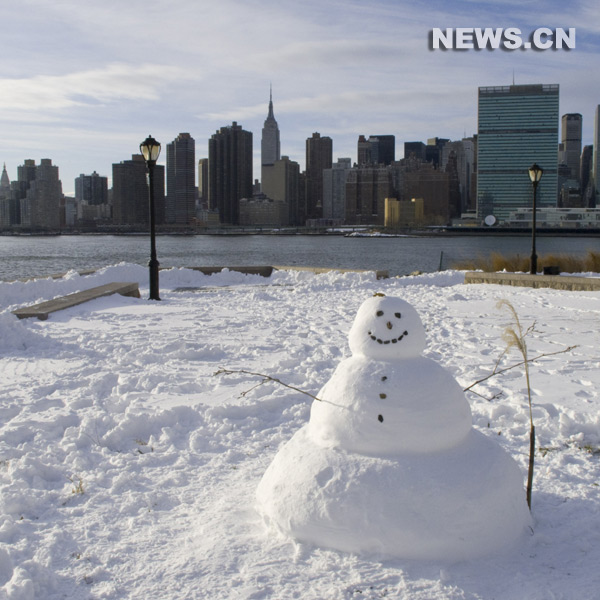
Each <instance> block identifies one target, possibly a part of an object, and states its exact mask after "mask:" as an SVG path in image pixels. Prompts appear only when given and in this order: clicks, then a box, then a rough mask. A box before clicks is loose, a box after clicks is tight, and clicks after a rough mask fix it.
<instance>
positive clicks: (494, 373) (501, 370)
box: [463, 345, 577, 393]
mask: <svg viewBox="0 0 600 600" xmlns="http://www.w3.org/2000/svg"><path fill="white" fill-rule="evenodd" d="M574 348H577V346H576V345H575V346H569V347H567V348H563V349H562V350H557V351H556V352H546V353H544V354H539V355H538V356H535V357H534V358H530V359H528V360H526V361H525V360H522V361H521V362H518V363H515V364H514V365H511V366H510V367H505V368H504V369H498V365H499V364H500V360H501V359H502V357H503V356H504V355H505V354H506V350H505V351H504V352H503V353H502V355H501V356H500V359H498V361H497V362H496V364H495V366H494V370H493V371H492V372H491V373H490V374H489V375H486V376H485V377H483V378H482V379H478V380H477V381H475V382H474V383H472V384H471V385H470V386H469V387H466V388H464V389H463V392H468V391H469V390H471V388H473V387H475V386H476V385H478V384H480V383H483V382H484V381H487V380H488V379H490V378H491V377H494V376H495V375H502V373H506V372H507V371H510V370H511V369H516V368H517V367H520V366H522V365H524V364H525V363H532V362H535V361H536V360H540V358H545V357H546V356H556V355H557V354H564V353H565V352H570V351H571V350H573V349H574ZM473 393H476V392H473Z"/></svg>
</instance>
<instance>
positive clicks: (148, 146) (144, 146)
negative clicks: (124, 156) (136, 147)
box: [140, 135, 160, 163]
mask: <svg viewBox="0 0 600 600" xmlns="http://www.w3.org/2000/svg"><path fill="white" fill-rule="evenodd" d="M140 151H141V153H142V155H143V157H144V160H145V161H146V162H147V163H149V162H153V163H154V162H156V161H157V159H158V156H159V154H160V143H159V142H157V141H156V140H155V139H154V138H153V137H152V136H151V135H149V136H148V137H147V138H146V139H145V140H144V141H143V142H142V143H141V144H140Z"/></svg>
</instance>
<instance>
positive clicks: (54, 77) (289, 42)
mask: <svg viewBox="0 0 600 600" xmlns="http://www.w3.org/2000/svg"><path fill="white" fill-rule="evenodd" d="M0 23H1V24H2V36H0V56H2V60H0V163H5V164H6V168H7V171H8V175H9V177H10V179H11V180H12V179H16V177H17V167H18V166H19V165H21V164H23V161H24V160H25V159H34V160H35V161H36V163H39V161H40V159H42V158H50V159H52V161H53V164H55V165H58V167H59V173H60V178H61V180H62V182H63V191H64V192H65V193H66V194H73V191H74V179H75V177H77V176H78V175H79V174H81V173H85V174H90V173H92V172H93V171H96V172H98V173H99V174H100V175H104V176H107V177H108V178H109V185H110V180H111V179H112V164H113V163H118V162H120V161H122V160H128V159H129V158H131V155H132V154H135V153H138V152H139V144H140V142H141V141H143V140H144V139H145V138H146V136H147V135H148V134H151V135H153V136H154V137H155V138H156V139H157V140H158V141H160V142H161V143H162V145H163V153H162V155H161V157H160V158H159V164H161V163H162V164H164V161H165V160H166V158H165V156H166V152H165V151H164V148H165V147H166V144H167V143H169V142H170V141H172V140H173V139H174V138H175V137H177V135H178V134H179V133H181V132H188V133H190V134H191V136H192V137H193V138H194V139H195V140H196V158H197V159H199V158H203V157H205V156H207V155H208V139H209V138H210V136H211V135H212V134H214V133H215V132H216V131H217V130H218V129H220V128H221V127H224V126H227V125H231V123H232V121H236V122H237V123H238V124H240V125H242V126H243V127H244V129H246V130H248V131H251V132H252V133H253V142H254V171H255V177H259V171H260V137H261V129H262V127H263V123H264V120H265V118H266V116H267V110H268V102H269V88H270V86H271V85H272V89H273V103H274V112H275V118H276V119H277V122H278V124H279V129H280V132H281V153H282V155H287V156H289V157H290V158H291V159H292V160H296V161H298V162H299V163H300V167H301V169H304V167H305V141H306V139H307V138H309V137H311V135H312V133H313V132H317V131H318V132H319V133H320V134H321V135H327V136H330V137H331V138H332V139H333V158H334V161H335V160H337V158H339V157H350V158H352V160H353V161H355V160H356V142H357V139H358V136H359V135H361V134H362V135H366V136H369V135H377V134H393V135H395V136H396V158H402V156H403V147H404V142H405V141H423V142H427V139H428V138H431V137H442V138H449V139H453V140H456V139H461V138H462V137H464V136H465V135H467V136H470V135H473V134H475V133H477V88H478V87H480V86H496V85H510V84H512V83H513V81H514V82H515V83H516V84H532V83H550V84H555V83H558V84H559V85H560V108H559V111H560V114H561V115H562V114H564V113H568V112H577V113H581V114H582V116H583V142H584V144H586V143H587V144H590V143H592V138H593V131H594V113H595V109H596V106H598V104H600V78H598V77H597V73H598V67H599V66H600V5H599V4H598V2H597V0H574V1H572V2H569V3H568V4H565V3H564V2H562V1H556V0H550V1H543V0H542V1H540V0H535V1H532V0H494V1H493V2H491V1H488V0H480V1H474V0H473V1H472V0H456V1H453V2H446V1H443V0H431V1H429V2H427V3H416V2H406V1H404V0H395V1H393V0H370V1H369V2H365V1H364V0H320V1H318V0H305V1H304V2H301V3H299V2H292V1H291V0H278V1H277V2H275V1H274V0H219V1H218V2H207V1H206V0H169V1H167V0H146V1H141V0H128V2H122V1H120V0H103V2H101V3H100V2H97V1H92V0H53V1H52V2H48V1H47V0H21V2H19V3H16V2H4V3H3V6H2V8H0ZM458 27H473V28H485V27H491V28H508V27H517V28H519V29H521V31H522V34H523V38H524V39H526V38H527V37H528V36H529V33H530V32H532V31H534V30H535V29H537V28H540V27H548V28H551V29H556V28H563V29H568V28H574V29H575V32H576V47H575V48H574V49H570V50H567V49H562V50H555V49H548V50H543V51H536V50H534V49H529V50H524V49H519V50H512V51H508V50H505V49H502V48H498V49H493V50H490V49H487V50H477V49H468V50H441V49H440V50H433V49H431V48H430V32H431V30H432V29H434V28H442V29H446V28H458Z"/></svg>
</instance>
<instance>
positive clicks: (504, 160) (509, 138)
mask: <svg viewBox="0 0 600 600" xmlns="http://www.w3.org/2000/svg"><path fill="white" fill-rule="evenodd" d="M478 109H479V110H478V136H477V142H478V153H477V156H478V158H477V216H478V217H479V218H480V219H482V220H483V219H485V218H486V217H487V216H488V215H493V216H494V217H496V219H497V220H498V221H503V220H504V219H506V218H508V216H509V214H510V213H511V212H513V211H515V210H517V209H519V208H524V207H531V203H532V197H533V191H532V185H531V181H530V179H529V174H528V169H529V167H530V166H531V165H532V164H533V163H537V164H538V165H539V166H540V167H542V169H543V170H544V175H543V177H542V180H541V182H540V184H539V186H538V190H537V206H538V207H544V206H556V201H557V194H558V169H557V166H558V164H557V163H558V123H559V119H558V85H542V84H540V85H511V86H500V87H481V88H479V104H478Z"/></svg>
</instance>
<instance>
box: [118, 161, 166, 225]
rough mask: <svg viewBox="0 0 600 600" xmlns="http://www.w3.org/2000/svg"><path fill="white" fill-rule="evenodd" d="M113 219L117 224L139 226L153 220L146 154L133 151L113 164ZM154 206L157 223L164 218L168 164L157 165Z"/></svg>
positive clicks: (160, 222) (155, 168) (155, 170)
mask: <svg viewBox="0 0 600 600" xmlns="http://www.w3.org/2000/svg"><path fill="white" fill-rule="evenodd" d="M112 171H113V222H114V223H115V225H125V226H127V227H132V228H138V227H140V226H146V225H147V224H148V223H149V222H150V211H149V202H148V194H149V191H148V178H147V176H146V173H147V168H146V162H145V161H144V157H143V156H142V155H141V154H134V155H133V156H132V157H131V160H124V161H121V162H120V163H115V164H113V166H112ZM154 208H155V211H156V213H155V214H156V223H157V224H162V223H164V221H165V168H164V167H163V166H162V165H156V166H155V167H154Z"/></svg>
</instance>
